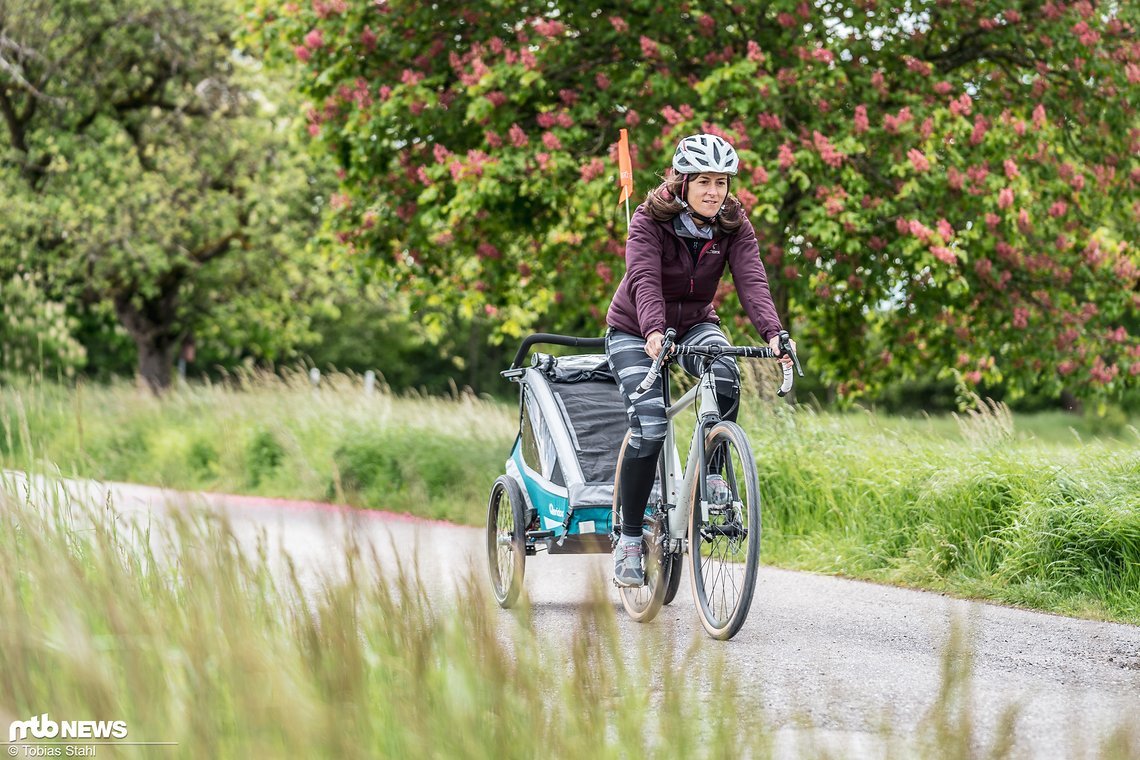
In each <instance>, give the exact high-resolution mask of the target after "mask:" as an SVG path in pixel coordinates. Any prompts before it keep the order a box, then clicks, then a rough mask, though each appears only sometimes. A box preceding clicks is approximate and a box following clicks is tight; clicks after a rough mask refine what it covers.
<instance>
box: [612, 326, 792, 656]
mask: <svg viewBox="0 0 1140 760" xmlns="http://www.w3.org/2000/svg"><path fill="white" fill-rule="evenodd" d="M675 337H676V333H675V331H674V330H672V329H670V330H668V331H667V332H666V333H665V337H664V340H663V342H662V345H661V353H660V354H658V356H657V358H656V359H655V360H654V362H653V364H652V366H651V367H650V370H649V374H648V375H646V377H645V380H644V381H643V382H642V383H641V385H639V386H638V388H637V392H638V393H644V392H646V391H647V390H649V389H650V388H651V387H652V386H653V384H654V383H656V382H657V381H658V378H659V377H660V378H661V380H662V391H663V394H664V401H665V416H666V419H667V421H668V426H667V428H666V433H665V444H664V446H663V448H662V450H661V454H660V455H659V456H660V459H659V462H658V477H659V479H660V480H659V484H660V486H661V487H660V488H658V489H657V491H658V497H657V499H656V501H655V502H653V503H651V504H649V505H647V507H646V521H645V527H644V528H643V535H644V537H643V545H642V550H643V551H642V556H643V557H644V558H645V559H644V561H645V576H646V583H645V585H643V586H635V587H619V591H620V595H621V600H622V606H623V607H625V610H626V612H627V613H628V614H629V616H630V617H631V618H633V619H634V620H636V621H638V622H648V621H650V620H652V619H653V618H655V617H656V616H657V614H658V613H659V612H660V611H661V607H662V606H663V605H665V604H668V603H669V602H671V601H672V600H673V598H674V597H675V596H676V594H677V590H678V587H679V585H680V581H681V565H682V563H683V562H684V557H685V556H686V555H687V556H688V558H689V577H690V580H691V581H692V591H693V600H694V602H695V603H696V607H697V612H698V614H699V615H700V618H701V623H702V625H703V626H704V628H705V631H706V632H707V633H708V634H709V635H710V636H712V637H713V638H715V639H721V640H727V639H731V638H732V637H733V636H735V635H736V634H737V632H739V631H740V628H741V626H742V625H744V621H745V619H746V618H747V617H748V610H749V608H750V607H751V604H752V596H753V594H754V592H755V586H756V572H757V569H758V566H759V562H760V533H761V526H760V486H759V479H758V477H757V473H756V460H755V458H754V457H753V455H752V446H751V444H750V443H749V441H748V437H747V435H745V433H744V431H743V430H742V429H741V428H740V426H739V425H737V424H736V423H735V422H730V421H727V420H723V419H721V416H720V411H719V408H718V405H717V401H716V395H715V385H714V380H713V373H712V367H713V365H714V364H715V363H716V362H717V361H722V360H724V359H726V358H729V357H732V358H748V359H774V358H779V357H781V356H784V355H788V356H791V358H792V364H793V365H794V367H795V371H796V372H797V373H798V374H799V376H800V377H803V371H802V369H801V368H800V363H799V359H798V358H797V357H796V355H795V351H794V349H793V346H792V343H791V340H790V338H789V336H788V333H787V332H780V334H779V339H780V342H779V346H780V351H779V353H777V352H774V351H773V350H772V349H771V348H770V347H767V346H763V347H761V346H730V347H724V346H717V345H713V346H703V347H702V346H685V345H675V344H674V339H675ZM686 355H687V356H700V357H703V358H704V362H703V363H702V366H701V373H700V378H699V381H698V382H697V384H696V385H695V386H693V387H692V388H691V389H689V391H688V392H686V393H685V394H684V395H682V396H681V398H679V399H677V401H676V402H672V403H671V402H670V394H669V373H668V363H669V362H670V361H671V360H673V359H674V358H676V357H679V356H686ZM663 368H664V369H665V370H666V371H665V372H664V373H662V372H661V370H662V369H663ZM792 372H793V370H792V367H791V366H785V367H784V369H783V375H784V378H783V383H782V384H781V386H780V389H779V391H778V394H779V395H780V396H781V397H782V396H785V395H786V394H787V393H788V392H789V391H790V390H791V388H792V382H793V378H792ZM694 404H696V405H697V409H696V412H697V426H696V428H695V429H694V430H693V437H692V443H691V445H690V446H689V453H688V457H687V462H686V465H685V469H684V471H683V474H681V472H682V471H681V460H680V455H679V454H678V451H677V447H676V440H675V437H674V420H675V418H676V417H677V416H678V415H679V414H681V413H682V412H683V411H685V410H686V409H688V408H689V407H690V406H693V405H694ZM628 437H629V433H626V438H627V439H628ZM621 452H622V453H621V454H619V456H618V464H617V474H616V476H615V482H614V500H613V526H614V528H613V536H612V540H613V542H614V544H615V545H616V542H617V540H618V537H619V536H620V535H621V514H622V510H621V484H620V478H621V457H622V456H624V452H625V444H624V443H623V445H622V449H621ZM710 467H711V468H712V469H713V470H715V471H716V474H719V475H720V476H721V477H722V478H724V480H725V482H726V483H727V484H728V488H729V498H728V499H725V498H723V496H722V497H721V498H719V499H710V498H709V496H710V495H709V489H708V477H709V475H710V474H711V473H710V472H709V469H710ZM651 498H652V497H651ZM694 505H696V506H697V508H695V509H694V508H693V506H694ZM730 592H731V594H730Z"/></svg>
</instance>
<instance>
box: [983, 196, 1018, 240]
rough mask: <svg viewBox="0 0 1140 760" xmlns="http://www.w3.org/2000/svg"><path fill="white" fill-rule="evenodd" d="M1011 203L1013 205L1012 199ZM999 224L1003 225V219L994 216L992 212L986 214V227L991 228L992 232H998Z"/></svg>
mask: <svg viewBox="0 0 1140 760" xmlns="http://www.w3.org/2000/svg"><path fill="white" fill-rule="evenodd" d="M1010 202H1011V203H1012V199H1011V201H1010ZM999 224H1001V217H1000V216H998V215H997V214H994V213H992V212H989V211H987V212H986V226H987V227H989V228H990V231H991V232H993V231H995V230H997V228H998V225H999Z"/></svg>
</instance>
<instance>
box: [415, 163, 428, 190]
mask: <svg viewBox="0 0 1140 760" xmlns="http://www.w3.org/2000/svg"><path fill="white" fill-rule="evenodd" d="M416 179H418V180H419V181H420V184H421V185H423V186H424V187H429V186H430V185H431V177H429V176H428V173H427V169H425V168H424V167H422V166H418V167H416Z"/></svg>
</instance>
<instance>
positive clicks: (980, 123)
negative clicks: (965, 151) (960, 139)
mask: <svg viewBox="0 0 1140 760" xmlns="http://www.w3.org/2000/svg"><path fill="white" fill-rule="evenodd" d="M988 129H989V122H988V121H986V119H985V117H983V116H982V115H981V114H978V115H977V116H975V117H974V131H973V132H972V133H970V145H980V144H981V142H982V140H984V139H986V131H987V130H988Z"/></svg>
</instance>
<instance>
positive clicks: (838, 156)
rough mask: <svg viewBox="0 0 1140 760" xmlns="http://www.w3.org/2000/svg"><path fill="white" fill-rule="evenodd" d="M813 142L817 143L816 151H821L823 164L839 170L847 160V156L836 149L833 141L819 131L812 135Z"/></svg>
mask: <svg viewBox="0 0 1140 760" xmlns="http://www.w3.org/2000/svg"><path fill="white" fill-rule="evenodd" d="M812 142H813V143H815V149H816V150H817V151H819V156H820V158H821V159H823V162H824V163H825V164H827V165H828V166H830V167H832V168H833V169H836V168H839V167H840V166H842V165H843V161H844V159H845V158H847V157H846V156H845V155H843V154H842V153H840V152H839V151H838V150H836V149H835V146H834V145H832V144H831V141H830V140H828V139H827V137H826V136H825V135H823V134H820V133H819V132H818V131H816V132H813V133H812Z"/></svg>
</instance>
